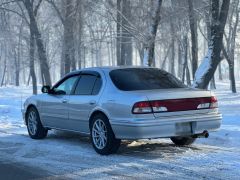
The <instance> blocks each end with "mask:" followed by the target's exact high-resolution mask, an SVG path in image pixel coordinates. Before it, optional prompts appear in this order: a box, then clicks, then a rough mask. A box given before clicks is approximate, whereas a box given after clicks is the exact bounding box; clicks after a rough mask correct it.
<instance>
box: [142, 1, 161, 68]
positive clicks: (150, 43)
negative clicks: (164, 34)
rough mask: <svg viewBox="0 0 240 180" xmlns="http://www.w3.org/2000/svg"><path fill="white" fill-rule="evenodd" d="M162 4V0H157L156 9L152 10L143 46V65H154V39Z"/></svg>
mask: <svg viewBox="0 0 240 180" xmlns="http://www.w3.org/2000/svg"><path fill="white" fill-rule="evenodd" d="M161 6H162V0H158V1H157V5H156V9H155V11H154V12H153V13H154V14H153V16H152V24H151V27H150V32H149V33H148V35H147V38H146V44H145V48H144V57H143V65H145V66H153V65H154V54H155V39H156V35H157V29H158V25H159V22H160V10H161Z"/></svg>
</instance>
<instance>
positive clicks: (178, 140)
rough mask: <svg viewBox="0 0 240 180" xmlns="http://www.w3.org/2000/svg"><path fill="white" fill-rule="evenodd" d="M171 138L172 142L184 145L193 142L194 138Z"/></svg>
mask: <svg viewBox="0 0 240 180" xmlns="http://www.w3.org/2000/svg"><path fill="white" fill-rule="evenodd" d="M171 140H172V142H173V143H174V144H176V145H178V146H185V145H190V144H192V143H194V141H195V140H196V138H193V137H190V136H189V137H171Z"/></svg>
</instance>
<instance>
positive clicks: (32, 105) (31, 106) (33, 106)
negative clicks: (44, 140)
mask: <svg viewBox="0 0 240 180" xmlns="http://www.w3.org/2000/svg"><path fill="white" fill-rule="evenodd" d="M30 108H35V109H36V110H37V112H38V109H37V107H36V105H34V104H29V105H28V106H27V108H26V113H25V118H24V119H25V124H27V114H28V111H29V109H30ZM38 113H39V112H38ZM40 121H41V119H40Z"/></svg>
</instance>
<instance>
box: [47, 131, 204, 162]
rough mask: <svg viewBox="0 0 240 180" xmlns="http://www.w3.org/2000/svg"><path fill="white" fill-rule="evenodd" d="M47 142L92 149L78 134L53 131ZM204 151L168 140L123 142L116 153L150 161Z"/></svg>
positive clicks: (86, 139) (88, 140)
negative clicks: (58, 142)
mask: <svg viewBox="0 0 240 180" xmlns="http://www.w3.org/2000/svg"><path fill="white" fill-rule="evenodd" d="M47 139H49V140H51V139H52V140H57V141H62V142H64V143H66V144H71V145H77V146H81V147H82V148H92V145H91V140H90V138H89V137H88V136H83V135H81V134H79V133H73V132H66V131H58V130H54V131H53V132H52V133H50V134H49V135H48V137H47ZM202 150H204V148H201V147H200V146H197V145H192V146H181V147H180V146H176V145H174V144H173V143H172V142H171V141H170V140H166V139H163V141H161V139H158V140H157V141H155V140H138V141H128V140H124V141H122V143H121V146H120V148H119V150H118V152H117V154H118V155H123V156H134V157H137V156H139V157H143V156H144V157H145V158H147V159H152V158H156V157H158V158H159V157H171V156H172V157H175V156H176V155H179V154H183V153H186V152H188V151H191V152H192V151H195V152H197V151H198V152H199V151H202Z"/></svg>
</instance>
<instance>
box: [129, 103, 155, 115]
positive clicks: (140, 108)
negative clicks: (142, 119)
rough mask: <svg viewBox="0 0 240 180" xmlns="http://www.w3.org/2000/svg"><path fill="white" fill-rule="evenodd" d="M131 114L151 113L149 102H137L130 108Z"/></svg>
mask: <svg viewBox="0 0 240 180" xmlns="http://www.w3.org/2000/svg"><path fill="white" fill-rule="evenodd" d="M132 113H133V114H146V113H152V107H151V104H150V103H149V102H148V101H142V102H137V103H135V104H134V106H133V109H132Z"/></svg>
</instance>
